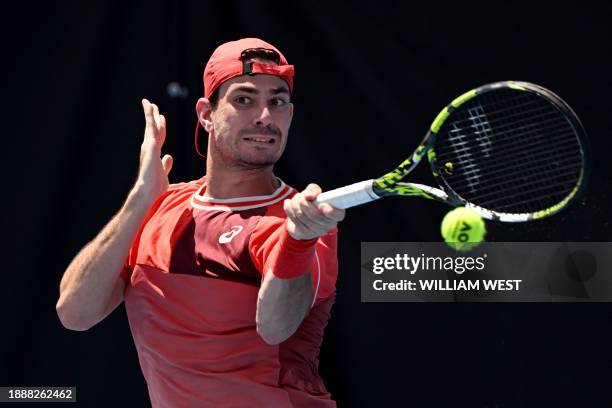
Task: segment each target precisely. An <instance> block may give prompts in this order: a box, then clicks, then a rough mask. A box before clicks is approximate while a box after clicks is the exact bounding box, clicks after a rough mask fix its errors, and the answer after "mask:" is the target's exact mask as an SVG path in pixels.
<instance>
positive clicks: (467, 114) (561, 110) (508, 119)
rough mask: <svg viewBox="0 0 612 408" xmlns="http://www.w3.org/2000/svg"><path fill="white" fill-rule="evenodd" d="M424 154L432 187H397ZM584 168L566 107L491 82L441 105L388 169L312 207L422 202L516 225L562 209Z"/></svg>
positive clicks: (580, 133)
mask: <svg viewBox="0 0 612 408" xmlns="http://www.w3.org/2000/svg"><path fill="white" fill-rule="evenodd" d="M425 155H427V158H428V159H429V163H430V165H431V170H432V173H433V176H434V179H435V180H436V181H437V183H438V186H439V188H434V187H430V186H426V185H423V184H416V183H408V182H402V181H401V180H402V179H404V178H405V177H406V176H407V175H408V174H409V173H410V172H411V171H412V170H413V169H414V168H415V167H416V166H417V164H419V162H420V161H421V159H422V158H423V157H424V156H425ZM588 164H589V154H588V145H587V140H586V132H585V130H584V128H583V126H582V124H581V123H580V120H579V119H578V117H577V116H576V114H575V113H574V111H573V110H572V109H571V108H570V107H569V105H568V104H567V103H565V102H564V101H563V100H562V99H561V98H560V97H558V96H557V95H555V94H554V93H552V92H551V91H549V90H547V89H545V88H543V87H541V86H539V85H534V84H531V83H527V82H516V81H504V82H496V83H492V84H488V85H484V86H481V87H479V88H476V89H473V90H471V91H469V92H466V93H464V94H463V95H461V96H459V97H458V98H456V99H455V100H453V101H452V102H451V103H450V105H448V106H446V107H445V108H444V109H443V110H442V111H441V112H440V113H439V114H438V116H437V117H436V118H435V119H434V121H433V123H432V124H431V126H430V128H429V131H428V132H427V134H426V135H425V138H424V139H423V142H422V143H421V145H420V146H419V147H417V149H416V150H415V151H414V153H413V154H412V156H411V157H410V158H408V159H406V160H404V161H403V162H402V163H401V164H400V165H399V166H398V167H397V168H396V169H395V170H393V171H391V172H390V173H387V174H385V175H384V176H382V177H380V178H377V179H372V180H366V181H362V182H359V183H355V184H352V185H349V186H346V187H341V188H338V189H335V190H330V191H327V192H324V193H322V194H320V195H319V196H318V198H317V200H316V202H317V203H323V202H326V203H329V204H331V205H332V206H334V207H337V208H349V207H353V206H356V205H359V204H364V203H367V202H370V201H374V200H377V199H379V198H381V197H388V196H407V197H422V198H428V199H431V200H436V201H441V202H444V203H447V204H450V205H452V206H465V207H469V208H472V209H473V210H475V211H476V212H478V213H479V214H480V215H481V216H482V217H483V218H486V219H489V220H497V221H503V222H524V221H530V220H536V219H540V218H543V217H547V216H549V215H552V214H555V213H557V212H559V211H560V210H561V209H563V208H565V207H567V206H568V205H569V204H570V202H572V201H573V200H574V199H575V198H576V197H577V196H578V195H579V193H580V192H581V191H582V190H583V189H584V186H585V182H586V179H587V173H588Z"/></svg>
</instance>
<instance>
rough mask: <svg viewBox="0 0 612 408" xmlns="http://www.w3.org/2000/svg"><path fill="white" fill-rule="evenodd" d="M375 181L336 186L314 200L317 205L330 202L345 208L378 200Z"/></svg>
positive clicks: (337, 206) (334, 205)
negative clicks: (373, 188) (374, 186)
mask: <svg viewBox="0 0 612 408" xmlns="http://www.w3.org/2000/svg"><path fill="white" fill-rule="evenodd" d="M373 182H374V180H365V181H360V182H359V183H355V184H351V185H348V186H345V187H340V188H336V189H335V190H329V191H326V192H324V193H321V194H319V195H318V196H317V198H316V200H315V201H314V202H315V204H317V205H318V204H321V203H328V204H330V205H331V206H332V207H336V208H341V209H344V208H349V207H354V206H356V205H360V204H365V203H369V202H370V201H374V200H378V199H379V198H380V196H378V195H377V194H376V193H374V191H373V190H372V183H373Z"/></svg>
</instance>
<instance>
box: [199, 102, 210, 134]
mask: <svg viewBox="0 0 612 408" xmlns="http://www.w3.org/2000/svg"><path fill="white" fill-rule="evenodd" d="M196 113H197V115H198V121H199V122H200V124H201V125H202V127H203V128H204V130H206V131H207V132H208V133H210V132H212V130H213V123H212V120H211V119H210V114H211V113H212V105H211V104H210V101H209V100H208V99H206V98H200V99H198V101H197V102H196Z"/></svg>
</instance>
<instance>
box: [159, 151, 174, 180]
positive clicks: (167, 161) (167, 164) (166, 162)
mask: <svg viewBox="0 0 612 408" xmlns="http://www.w3.org/2000/svg"><path fill="white" fill-rule="evenodd" d="M173 162H174V159H173V158H172V156H170V155H169V154H166V155H164V157H163V158H162V167H163V168H164V172H165V173H166V176H167V175H168V174H170V170H172V163H173Z"/></svg>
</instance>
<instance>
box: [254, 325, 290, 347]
mask: <svg viewBox="0 0 612 408" xmlns="http://www.w3.org/2000/svg"><path fill="white" fill-rule="evenodd" d="M296 330H297V327H282V326H273V325H267V324H262V323H261V322H257V334H259V337H261V338H262V340H263V341H265V342H266V343H267V344H269V345H270V346H276V345H279V344H280V343H282V342H283V341H285V340H287V339H288V338H289V337H291V335H293V333H295V331H296Z"/></svg>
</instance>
